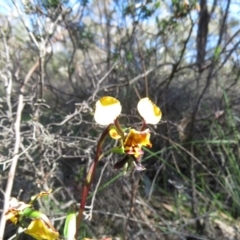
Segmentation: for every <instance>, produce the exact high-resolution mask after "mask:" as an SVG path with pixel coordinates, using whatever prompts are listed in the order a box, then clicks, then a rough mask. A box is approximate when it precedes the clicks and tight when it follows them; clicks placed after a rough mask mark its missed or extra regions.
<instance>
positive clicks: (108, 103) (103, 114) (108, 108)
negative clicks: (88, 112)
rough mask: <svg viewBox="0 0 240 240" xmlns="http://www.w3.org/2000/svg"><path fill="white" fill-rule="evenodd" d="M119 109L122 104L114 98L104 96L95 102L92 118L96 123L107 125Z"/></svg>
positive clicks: (116, 115) (118, 113) (117, 113)
mask: <svg viewBox="0 0 240 240" xmlns="http://www.w3.org/2000/svg"><path fill="white" fill-rule="evenodd" d="M121 111H122V106H121V104H120V102H119V101H118V100H117V99H116V98H113V97H110V96H105V97H102V98H101V99H99V100H98V101H97V102H96V110H95V113H94V119H95V121H96V122H97V123H98V124H100V125H104V126H107V125H109V124H110V123H113V122H114V120H115V119H116V118H117V117H118V116H119V115H120V113H121Z"/></svg>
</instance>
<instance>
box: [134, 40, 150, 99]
mask: <svg viewBox="0 0 240 240" xmlns="http://www.w3.org/2000/svg"><path fill="white" fill-rule="evenodd" d="M137 45H138V51H139V55H140V59H141V63H142V67H143V71H144V75H145V76H144V81H145V88H146V97H148V79H147V74H145V73H146V67H145V63H144V59H143V55H142V51H141V48H140V46H139V42H138V41H137Z"/></svg>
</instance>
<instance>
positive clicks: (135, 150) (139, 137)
mask: <svg viewBox="0 0 240 240" xmlns="http://www.w3.org/2000/svg"><path fill="white" fill-rule="evenodd" d="M123 145H124V150H125V153H127V154H130V155H134V157H135V158H138V157H140V156H141V155H142V154H143V151H142V146H146V147H152V144H151V142H150V133H149V129H146V130H145V131H142V132H140V131H137V130H135V129H131V130H130V132H129V133H128V135H127V136H126V138H125V140H124V143H123Z"/></svg>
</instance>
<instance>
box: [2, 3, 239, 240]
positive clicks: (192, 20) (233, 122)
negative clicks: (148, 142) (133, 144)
mask: <svg viewBox="0 0 240 240" xmlns="http://www.w3.org/2000/svg"><path fill="white" fill-rule="evenodd" d="M0 8H1V9H2V10H1V15H0V19H1V20H0V51H1V54H0V55H1V58H0V78H1V83H2V84H1V87H0V104H1V105H0V113H1V114H0V129H1V130H0V173H1V174H0V189H1V193H0V199H1V202H0V209H2V210H1V213H3V209H4V203H5V206H6V204H7V202H8V200H9V199H8V196H9V195H11V196H15V197H16V196H19V199H21V200H23V201H28V199H29V197H30V196H31V195H33V194H35V193H38V192H40V191H42V190H48V189H49V188H52V189H53V194H52V195H51V196H50V198H49V199H48V200H45V201H43V200H42V201H39V202H38V204H39V207H40V209H41V210H42V211H44V212H46V213H47V214H48V215H49V216H50V217H51V219H52V221H53V222H54V225H55V226H56V228H57V229H61V228H62V226H63V222H64V218H65V215H66V212H67V209H68V207H69V206H70V204H71V203H72V202H79V199H80V194H81V188H82V184H83V180H84V177H85V174H86V171H87V169H88V167H89V164H90V163H91V161H92V160H93V158H94V153H95V147H96V142H97V140H98V137H99V135H100V133H101V131H102V129H101V127H99V126H97V125H96V124H95V123H94V120H93V117H92V112H93V108H94V103H95V101H96V100H97V99H99V97H101V96H104V95H111V96H114V97H116V98H118V99H119V100H120V101H121V103H122V105H123V109H124V113H123V114H122V117H121V123H122V124H123V125H126V126H130V125H131V126H135V125H136V126H138V124H139V123H140V118H139V117H138V115H137V111H136V104H137V102H138V100H139V96H138V94H139V95H140V96H141V97H145V96H146V95H149V97H150V98H151V99H152V100H153V101H154V102H155V103H156V104H157V105H158V106H160V107H161V109H162V112H163V120H162V121H161V123H160V124H158V125H157V126H155V127H151V132H152V143H153V148H152V149H150V150H149V149H146V152H145V155H144V159H143V164H144V166H145V167H146V171H144V172H133V173H131V174H129V175H123V174H122V173H121V172H118V171H116V170H113V169H112V165H113V164H114V163H115V162H116V161H117V160H118V156H115V155H111V156H109V157H108V158H105V159H103V160H102V161H101V163H100V165H99V167H98V170H97V177H96V178H95V181H94V184H93V188H92V195H91V198H89V205H91V206H92V209H91V210H90V213H92V219H91V221H88V220H86V221H84V224H83V225H82V230H81V238H83V237H92V238H100V237H103V236H110V237H112V238H113V239H161V240H164V239H171V240H172V239H240V232H239V231H240V224H239V216H240V189H239V188H240V164H239V155H240V149H239V139H240V135H239V130H238V129H239V123H240V114H239V110H240V97H239V96H240V85H239V76H240V59H239V53H240V41H239V37H240V28H239V21H240V19H239V16H238V14H239V11H240V8H239V1H233V0H232V1H231V0H226V1H220V0H213V1H210V0H199V1H196V0H189V1H187V0H171V1H170V0H148V1H134V0H129V1H119V0H114V1H113V0H92V1H87V0H85V1H84V0H82V1H74V0H44V1H43V0H42V1H40V0H25V1H15V0H13V1H12V2H10V1H9V2H4V1H3V2H1V3H0ZM146 83H147V84H146ZM137 93H138V94H137ZM109 141H110V140H109ZM109 143H110V142H109ZM106 147H107V146H106ZM12 185H13V188H12ZM4 196H5V198H4ZM93 196H94V197H93ZM91 211H92V212H91ZM86 213H89V212H88V211H86ZM88 216H89V215H88ZM1 224H2V223H1ZM1 228H2V229H1V231H0V235H1V234H2V232H3V229H4V227H3V224H2V225H1ZM15 231H16V229H13V228H12V226H10V225H7V227H6V229H5V236H4V239H8V238H10V237H11V236H12V235H13V234H14V233H15ZM1 236H2V235H1ZM1 236H0V238H1ZM22 239H26V236H23V235H22Z"/></svg>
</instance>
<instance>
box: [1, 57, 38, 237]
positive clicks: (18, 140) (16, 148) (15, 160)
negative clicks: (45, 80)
mask: <svg viewBox="0 0 240 240" xmlns="http://www.w3.org/2000/svg"><path fill="white" fill-rule="evenodd" d="M38 65H39V60H37V61H36V63H35V64H34V65H33V66H32V68H31V69H30V70H29V72H28V74H27V76H26V77H25V79H24V82H23V85H22V87H21V89H20V93H19V97H18V107H17V114H16V119H15V123H14V131H15V144H14V152H13V158H12V163H11V167H10V170H9V173H8V181H7V186H6V190H5V194H4V206H3V212H2V217H1V221H0V240H3V235H4V231H5V225H6V218H5V212H6V211H7V210H8V207H9V199H10V196H11V192H12V187H13V181H14V177H15V173H16V168H17V163H18V159H19V148H20V144H21V133H20V123H21V117H22V110H23V107H24V104H23V92H24V87H25V85H26V83H27V82H28V80H29V79H30V77H31V76H32V74H33V73H34V71H35V70H36V68H37V67H38Z"/></svg>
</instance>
